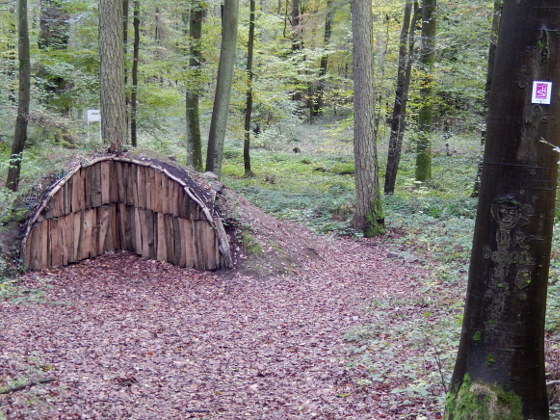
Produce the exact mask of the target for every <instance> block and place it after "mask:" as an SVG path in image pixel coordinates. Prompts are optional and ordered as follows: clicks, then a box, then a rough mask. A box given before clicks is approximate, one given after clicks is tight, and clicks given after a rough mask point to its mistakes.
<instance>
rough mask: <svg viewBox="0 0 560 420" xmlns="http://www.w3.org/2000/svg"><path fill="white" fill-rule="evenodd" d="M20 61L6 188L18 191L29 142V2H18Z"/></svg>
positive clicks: (21, 0) (22, 0) (24, 0)
mask: <svg viewBox="0 0 560 420" xmlns="http://www.w3.org/2000/svg"><path fill="white" fill-rule="evenodd" d="M17 16H18V60H19V90H18V92H19V95H18V110H17V117H16V128H15V132H14V142H13V143H12V152H11V155H10V166H9V168H8V177H7V180H6V187H8V189H10V190H11V191H17V189H18V186H19V179H20V172H21V161H22V159H23V149H24V147H25V142H26V141H27V122H28V120H29V102H30V99H31V58H30V53H29V28H28V20H27V0H18V14H17Z"/></svg>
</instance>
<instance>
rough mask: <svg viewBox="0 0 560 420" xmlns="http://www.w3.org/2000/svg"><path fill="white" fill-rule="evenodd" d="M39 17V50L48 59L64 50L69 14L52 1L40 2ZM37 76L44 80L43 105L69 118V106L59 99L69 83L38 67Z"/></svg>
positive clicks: (46, 69)
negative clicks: (50, 54)
mask: <svg viewBox="0 0 560 420" xmlns="http://www.w3.org/2000/svg"><path fill="white" fill-rule="evenodd" d="M40 6H41V16H40V19H39V27H40V30H39V39H38V42H37V44H38V46H39V49H40V50H43V52H44V53H45V54H46V55H47V57H49V52H50V51H54V50H66V49H67V48H68V41H69V38H70V23H69V21H70V14H69V13H68V12H67V11H66V10H65V8H64V6H63V5H62V4H61V3H60V2H58V1H54V0H41V4H40ZM38 75H39V77H40V78H41V79H43V80H44V83H43V89H44V90H45V92H46V93H47V96H46V98H45V100H44V102H45V104H46V105H47V106H48V107H49V108H51V109H55V110H56V111H58V112H60V113H61V114H62V115H64V116H66V117H68V116H70V104H69V101H67V100H61V99H60V97H61V96H63V95H64V93H65V91H67V90H68V88H69V86H70V84H71V82H70V81H69V80H66V79H65V78H64V77H62V76H60V75H59V74H56V73H54V74H53V73H52V72H51V71H50V70H49V69H48V67H45V66H40V69H39V71H38Z"/></svg>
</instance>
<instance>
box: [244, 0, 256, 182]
mask: <svg viewBox="0 0 560 420" xmlns="http://www.w3.org/2000/svg"><path fill="white" fill-rule="evenodd" d="M254 44H255V0H249V39H248V41H247V95H246V105H245V126H244V128H245V141H244V142H243V164H244V167H245V176H253V172H252V171H251V114H252V112H253V47H254Z"/></svg>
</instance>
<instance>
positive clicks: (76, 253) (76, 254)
mask: <svg viewBox="0 0 560 420" xmlns="http://www.w3.org/2000/svg"><path fill="white" fill-rule="evenodd" d="M84 212H85V210H82V211H80V212H78V213H72V215H73V224H74V247H73V252H72V254H73V256H72V262H77V261H80V260H82V259H83V257H82V254H83V252H82V249H83V244H82V241H83V224H84Z"/></svg>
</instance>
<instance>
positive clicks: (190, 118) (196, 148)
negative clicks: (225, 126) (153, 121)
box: [186, 0, 204, 171]
mask: <svg viewBox="0 0 560 420" xmlns="http://www.w3.org/2000/svg"><path fill="white" fill-rule="evenodd" d="M203 7H204V6H203V3H202V2H201V1H200V0H193V1H192V3H191V13H190V16H189V38H190V42H191V44H190V49H189V51H190V58H189V67H190V80H189V81H188V89H187V93H186V110H187V165H191V166H192V167H193V168H195V169H196V170H197V171H202V166H203V163H202V138H201V135H200V111H199V109H200V108H199V84H200V68H201V66H202V51H201V50H200V39H201V38H202V19H203V16H204V8H203Z"/></svg>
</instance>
